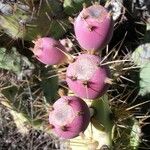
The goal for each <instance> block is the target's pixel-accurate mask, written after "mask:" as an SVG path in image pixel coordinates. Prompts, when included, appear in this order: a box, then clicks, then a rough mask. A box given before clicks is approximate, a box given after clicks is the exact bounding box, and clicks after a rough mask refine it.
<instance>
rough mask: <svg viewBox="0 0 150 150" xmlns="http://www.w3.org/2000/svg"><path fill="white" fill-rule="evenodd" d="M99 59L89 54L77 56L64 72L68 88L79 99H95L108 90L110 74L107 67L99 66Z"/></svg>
mask: <svg viewBox="0 0 150 150" xmlns="http://www.w3.org/2000/svg"><path fill="white" fill-rule="evenodd" d="M100 61H101V59H100V57H99V56H96V55H90V54H82V55H79V56H78V57H77V59H76V61H75V62H73V63H71V64H70V65H69V66H68V68H67V72H66V81H67V84H68V86H69V88H70V89H71V90H72V91H73V92H74V93H75V94H76V95H78V96H79V97H82V98H87V99H95V98H97V97H99V96H101V95H103V94H104V92H105V91H106V90H107V88H108V84H107V82H106V81H108V79H110V78H109V76H110V73H109V69H108V67H107V66H103V65H102V66H101V65H100Z"/></svg>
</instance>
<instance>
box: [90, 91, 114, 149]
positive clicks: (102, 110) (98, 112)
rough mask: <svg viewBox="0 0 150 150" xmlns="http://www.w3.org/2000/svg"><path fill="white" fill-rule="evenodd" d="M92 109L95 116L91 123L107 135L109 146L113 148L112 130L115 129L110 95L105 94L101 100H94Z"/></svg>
mask: <svg viewBox="0 0 150 150" xmlns="http://www.w3.org/2000/svg"><path fill="white" fill-rule="evenodd" d="M91 107H92V108H94V110H95V112H94V115H93V116H92V118H91V123H92V124H93V126H94V127H95V128H97V129H98V130H99V131H103V132H105V133H106V135H107V138H108V139H109V146H110V147H111V145H112V141H111V130H112V127H113V122H112V120H111V118H110V115H111V110H110V106H109V102H108V95H107V94H105V95H104V96H102V97H100V98H99V99H97V100H94V101H93V102H92V104H91Z"/></svg>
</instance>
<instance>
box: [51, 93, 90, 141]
mask: <svg viewBox="0 0 150 150" xmlns="http://www.w3.org/2000/svg"><path fill="white" fill-rule="evenodd" d="M89 121H90V111H89V108H88V106H87V104H86V103H85V102H84V101H83V100H82V99H80V98H79V97H76V96H63V97H61V98H60V99H58V100H57V101H56V102H55V103H54V104H53V109H52V110H51V111H50V113H49V123H50V124H51V125H52V127H53V128H52V130H53V131H54V133H56V134H57V135H58V136H59V137H61V138H64V139H71V138H74V137H76V136H78V135H79V133H80V132H84V130H85V129H86V128H87V126H88V124H89Z"/></svg>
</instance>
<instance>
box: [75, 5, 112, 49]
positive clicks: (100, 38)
mask: <svg viewBox="0 0 150 150" xmlns="http://www.w3.org/2000/svg"><path fill="white" fill-rule="evenodd" d="M74 30H75V35H76V39H77V41H78V42H79V44H80V46H81V47H82V48H84V49H85V50H97V49H102V48H104V47H105V46H106V45H107V43H108V42H109V41H110V39H111V37H112V33H113V21H112V17H111V15H110V13H109V12H108V11H107V10H106V9H105V8H104V7H103V6H101V5H98V4H95V5H92V6H90V7H88V8H83V10H82V11H81V12H80V14H79V15H78V17H77V18H76V20H75V23H74Z"/></svg>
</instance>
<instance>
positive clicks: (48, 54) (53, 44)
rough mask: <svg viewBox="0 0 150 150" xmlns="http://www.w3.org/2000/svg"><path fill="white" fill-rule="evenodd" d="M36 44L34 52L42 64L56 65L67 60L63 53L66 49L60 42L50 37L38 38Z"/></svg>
mask: <svg viewBox="0 0 150 150" xmlns="http://www.w3.org/2000/svg"><path fill="white" fill-rule="evenodd" d="M34 43H35V46H34V48H33V49H32V51H33V53H34V55H35V57H36V58H37V59H38V60H39V61H40V62H42V63H44V64H47V65H55V64H60V63H63V62H64V61H65V60H66V56H65V54H64V53H63V51H64V52H65V48H64V46H63V45H62V44H60V42H59V41H57V40H55V39H53V38H50V37H43V38H38V39H37V40H36V41H35V42H34Z"/></svg>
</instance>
